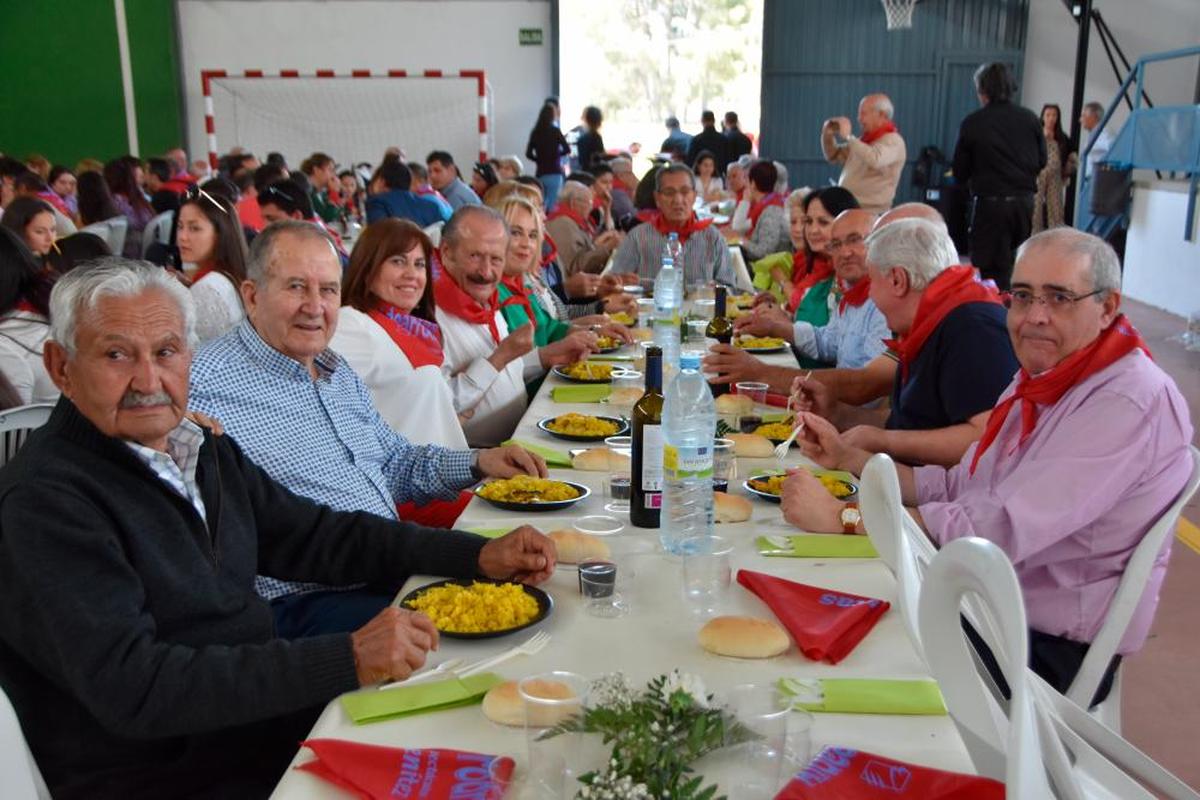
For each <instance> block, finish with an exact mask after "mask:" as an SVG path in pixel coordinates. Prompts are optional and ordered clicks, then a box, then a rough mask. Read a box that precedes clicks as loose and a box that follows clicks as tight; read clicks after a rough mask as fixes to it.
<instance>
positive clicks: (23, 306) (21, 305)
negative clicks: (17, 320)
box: [16, 297, 42, 315]
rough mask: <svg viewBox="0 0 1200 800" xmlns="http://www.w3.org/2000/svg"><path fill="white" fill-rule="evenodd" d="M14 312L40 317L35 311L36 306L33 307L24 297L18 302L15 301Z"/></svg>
mask: <svg viewBox="0 0 1200 800" xmlns="http://www.w3.org/2000/svg"><path fill="white" fill-rule="evenodd" d="M16 310H17V311H24V312H26V313H29V314H39V315H40V314H41V313H42V312H40V311H38V310H37V306H35V305H34V304H33V303H31V302H29V301H28V300H26V299H25V298H24V297H22V298H21V299H20V300H18V301H17V305H16Z"/></svg>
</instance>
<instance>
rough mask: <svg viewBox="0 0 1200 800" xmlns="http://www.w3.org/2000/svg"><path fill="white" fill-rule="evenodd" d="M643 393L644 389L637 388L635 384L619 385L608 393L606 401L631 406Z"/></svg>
mask: <svg viewBox="0 0 1200 800" xmlns="http://www.w3.org/2000/svg"><path fill="white" fill-rule="evenodd" d="M645 393H646V392H645V390H644V389H639V388H638V387H636V386H620V387H617V388H616V389H613V390H612V392H610V393H609V395H608V402H609V403H614V404H616V405H619V406H631V405H633V404H634V403H636V402H637V401H638V400H641V399H642V395H643V394H645Z"/></svg>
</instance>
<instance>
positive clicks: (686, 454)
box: [663, 445, 713, 480]
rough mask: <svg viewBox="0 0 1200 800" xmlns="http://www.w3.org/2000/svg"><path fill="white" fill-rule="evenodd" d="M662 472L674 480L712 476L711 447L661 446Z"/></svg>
mask: <svg viewBox="0 0 1200 800" xmlns="http://www.w3.org/2000/svg"><path fill="white" fill-rule="evenodd" d="M663 472H664V473H666V475H667V476H669V477H671V478H673V479H675V480H683V479H685V478H712V475H713V449H712V446H711V445H704V446H702V447H675V446H673V445H666V446H665V447H663Z"/></svg>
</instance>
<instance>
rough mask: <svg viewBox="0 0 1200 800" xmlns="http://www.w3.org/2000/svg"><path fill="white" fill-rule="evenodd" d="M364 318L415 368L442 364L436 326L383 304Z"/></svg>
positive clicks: (440, 344) (440, 345)
mask: <svg viewBox="0 0 1200 800" xmlns="http://www.w3.org/2000/svg"><path fill="white" fill-rule="evenodd" d="M367 315H368V316H369V317H370V318H371V319H373V320H375V322H376V323H377V324H378V325H379V327H381V328H383V330H384V331H385V332H387V335H388V336H389V337H391V340H392V341H393V342H395V343H396V346H397V347H399V348H400V349H401V350H403V351H404V355H406V356H408V360H409V362H410V363H411V364H412V365H413V368H414V369H416V368H417V367H423V366H425V365H427V364H432V365H433V366H435V367H440V366H441V365H442V361H443V360H444V358H443V355H442V342H441V339H440V338H439V337H438V326H437V324H436V323H433V322H430V321H429V320H424V319H421V318H420V317H414V316H413V315H412V314H410V313H408V312H406V311H402V310H401V309H399V308H397V307H396V306H394V305H392V304H391V303H385V302H383V301H380V302H379V304H378V306H377V307H376V308H373V309H371V310H370V311H368V312H367Z"/></svg>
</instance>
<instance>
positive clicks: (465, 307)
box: [433, 268, 500, 344]
mask: <svg viewBox="0 0 1200 800" xmlns="http://www.w3.org/2000/svg"><path fill="white" fill-rule="evenodd" d="M433 301H434V302H435V303H437V306H438V308H440V309H442V310H443V311H445V312H446V313H447V314H451V315H453V316H455V317H458V318H459V319H464V320H466V321H467V322H470V323H471V324H473V325H487V328H488V332H489V333H491V334H492V339H493V340H494V341H495V342H496V344H500V329H499V328H497V327H496V312H497V311H499V310H500V300H499V298H498V296H497V293H496V290H495V289H493V290H492V295H491V297H490V298H489V299H488V305H487V307H486V308H484V307H483V306H481V305H479V303H478V302H476V300H475V298H474V297H471V295H469V294H467V293H466V292H464V291H463V290H462V287H461V286H459V285H458V284H457V283H455V282H454V278H452V277H450V273H449V271H447V270H446V269H444V268H443V269H442V270H441V272H440V273H439V274H438V276H437V278H436V279H434V281H433Z"/></svg>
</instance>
